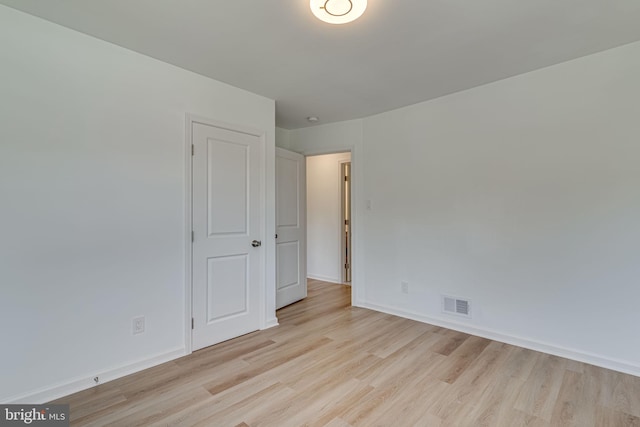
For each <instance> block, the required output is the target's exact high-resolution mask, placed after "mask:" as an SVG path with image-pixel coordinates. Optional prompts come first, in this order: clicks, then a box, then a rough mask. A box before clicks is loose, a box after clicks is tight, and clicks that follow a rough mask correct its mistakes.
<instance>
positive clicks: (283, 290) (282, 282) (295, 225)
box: [276, 148, 307, 308]
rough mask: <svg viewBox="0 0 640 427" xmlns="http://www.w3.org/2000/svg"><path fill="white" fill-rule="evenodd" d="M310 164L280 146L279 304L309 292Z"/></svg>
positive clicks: (284, 303) (277, 182) (277, 188)
mask: <svg viewBox="0 0 640 427" xmlns="http://www.w3.org/2000/svg"><path fill="white" fill-rule="evenodd" d="M306 190H307V188H306V167H305V158H304V156H302V155H301V154H298V153H294V152H291V151H287V150H283V149H281V148H276V308H282V307H284V306H285V305H289V304H291V303H294V302H296V301H299V300H301V299H303V298H305V297H306V296H307V257H306V253H307V244H306V239H307V229H306V217H307V216H306V203H307V202H306Z"/></svg>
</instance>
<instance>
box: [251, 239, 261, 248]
mask: <svg viewBox="0 0 640 427" xmlns="http://www.w3.org/2000/svg"><path fill="white" fill-rule="evenodd" d="M251 246H253V247H254V248H257V247H258V246H262V242H261V241H260V240H254V241H253V242H251Z"/></svg>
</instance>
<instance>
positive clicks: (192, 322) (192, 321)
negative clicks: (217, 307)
mask: <svg viewBox="0 0 640 427" xmlns="http://www.w3.org/2000/svg"><path fill="white" fill-rule="evenodd" d="M193 324H194V320H193V317H192V318H191V329H194V327H193Z"/></svg>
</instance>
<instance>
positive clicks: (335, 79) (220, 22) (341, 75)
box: [0, 0, 640, 129]
mask: <svg viewBox="0 0 640 427" xmlns="http://www.w3.org/2000/svg"><path fill="white" fill-rule="evenodd" d="M0 3H3V4H5V5H8V6H10V7H13V8H15V9H18V10H22V11H25V12H27V13H30V14H33V15H36V16H40V17H42V18H44V19H47V20H49V21H53V22H56V23H58V24H61V25H64V26H66V27H69V28H73V29H75V30H78V31H81V32H83V33H86V34H90V35H92V36H95V37H98V38H100V39H103V40H107V41H109V42H112V43H115V44H117V45H120V46H124V47H126V48H128V49H131V50H134V51H137V52H140V53H143V54H145V55H148V56H151V57H154V58H157V59H160V60H162V61H165V62H168V63H171V64H174V65H177V66H179V67H182V68H185V69H188V70H191V71H194V72H196V73H199V74H202V75H205V76H209V77H211V78H214V79H216V80H219V81H222V82H226V83H228V84H231V85H233V86H237V87H240V88H243V89H246V90H249V91H251V92H254V93H257V94H260V95H263V96H266V97H268V98H272V99H275V100H276V123H277V125H278V126H281V127H283V128H287V129H295V128H300V127H305V126H310V125H311V123H309V122H307V120H306V117H308V116H318V117H319V118H320V121H319V122H318V123H317V124H322V123H329V122H335V121H341V120H347V119H354V118H359V117H365V116H369V115H372V114H376V113H380V112H383V111H388V110H391V109H394V108H398V107H401V106H405V105H410V104H415V103H417V102H421V101H425V100H428V99H432V98H436V97H439V96H442V95H446V94H449V93H453V92H457V91H460V90H464V89H468V88H471V87H474V86H478V85H482V84H485V83H489V82H492V81H496V80H500V79H503V78H505V77H509V76H513V75H516V74H521V73H524V72H527V71H531V70H535V69H538V68H542V67H545V66H548V65H552V64H556V63H559V62H563V61H566V60H569V59H573V58H577V57H580V56H584V55H588V54H591V53H595V52H598V51H601V50H604V49H608V48H611V47H615V46H619V45H622V44H626V43H630V42H634V41H638V40H640V24H639V23H640V2H639V1H637V0H535V1H532V0H482V1H479V0H386V1H385V0H369V7H368V9H367V11H366V12H365V14H364V15H363V16H362V18H360V19H359V20H357V21H355V22H353V23H351V24H346V25H342V26H334V25H330V24H325V23H323V22H321V21H318V20H317V19H316V18H314V16H313V15H312V13H311V11H310V10H309V1H308V0H0Z"/></svg>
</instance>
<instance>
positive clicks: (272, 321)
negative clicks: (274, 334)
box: [261, 317, 280, 331]
mask: <svg viewBox="0 0 640 427" xmlns="http://www.w3.org/2000/svg"><path fill="white" fill-rule="evenodd" d="M279 324H280V323H278V318H277V317H274V318H272V319H268V320H267V322H266V323H265V325H264V328H262V329H261V330H262V331H264V330H265V329H269V328H274V327H276V326H278V325H279Z"/></svg>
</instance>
